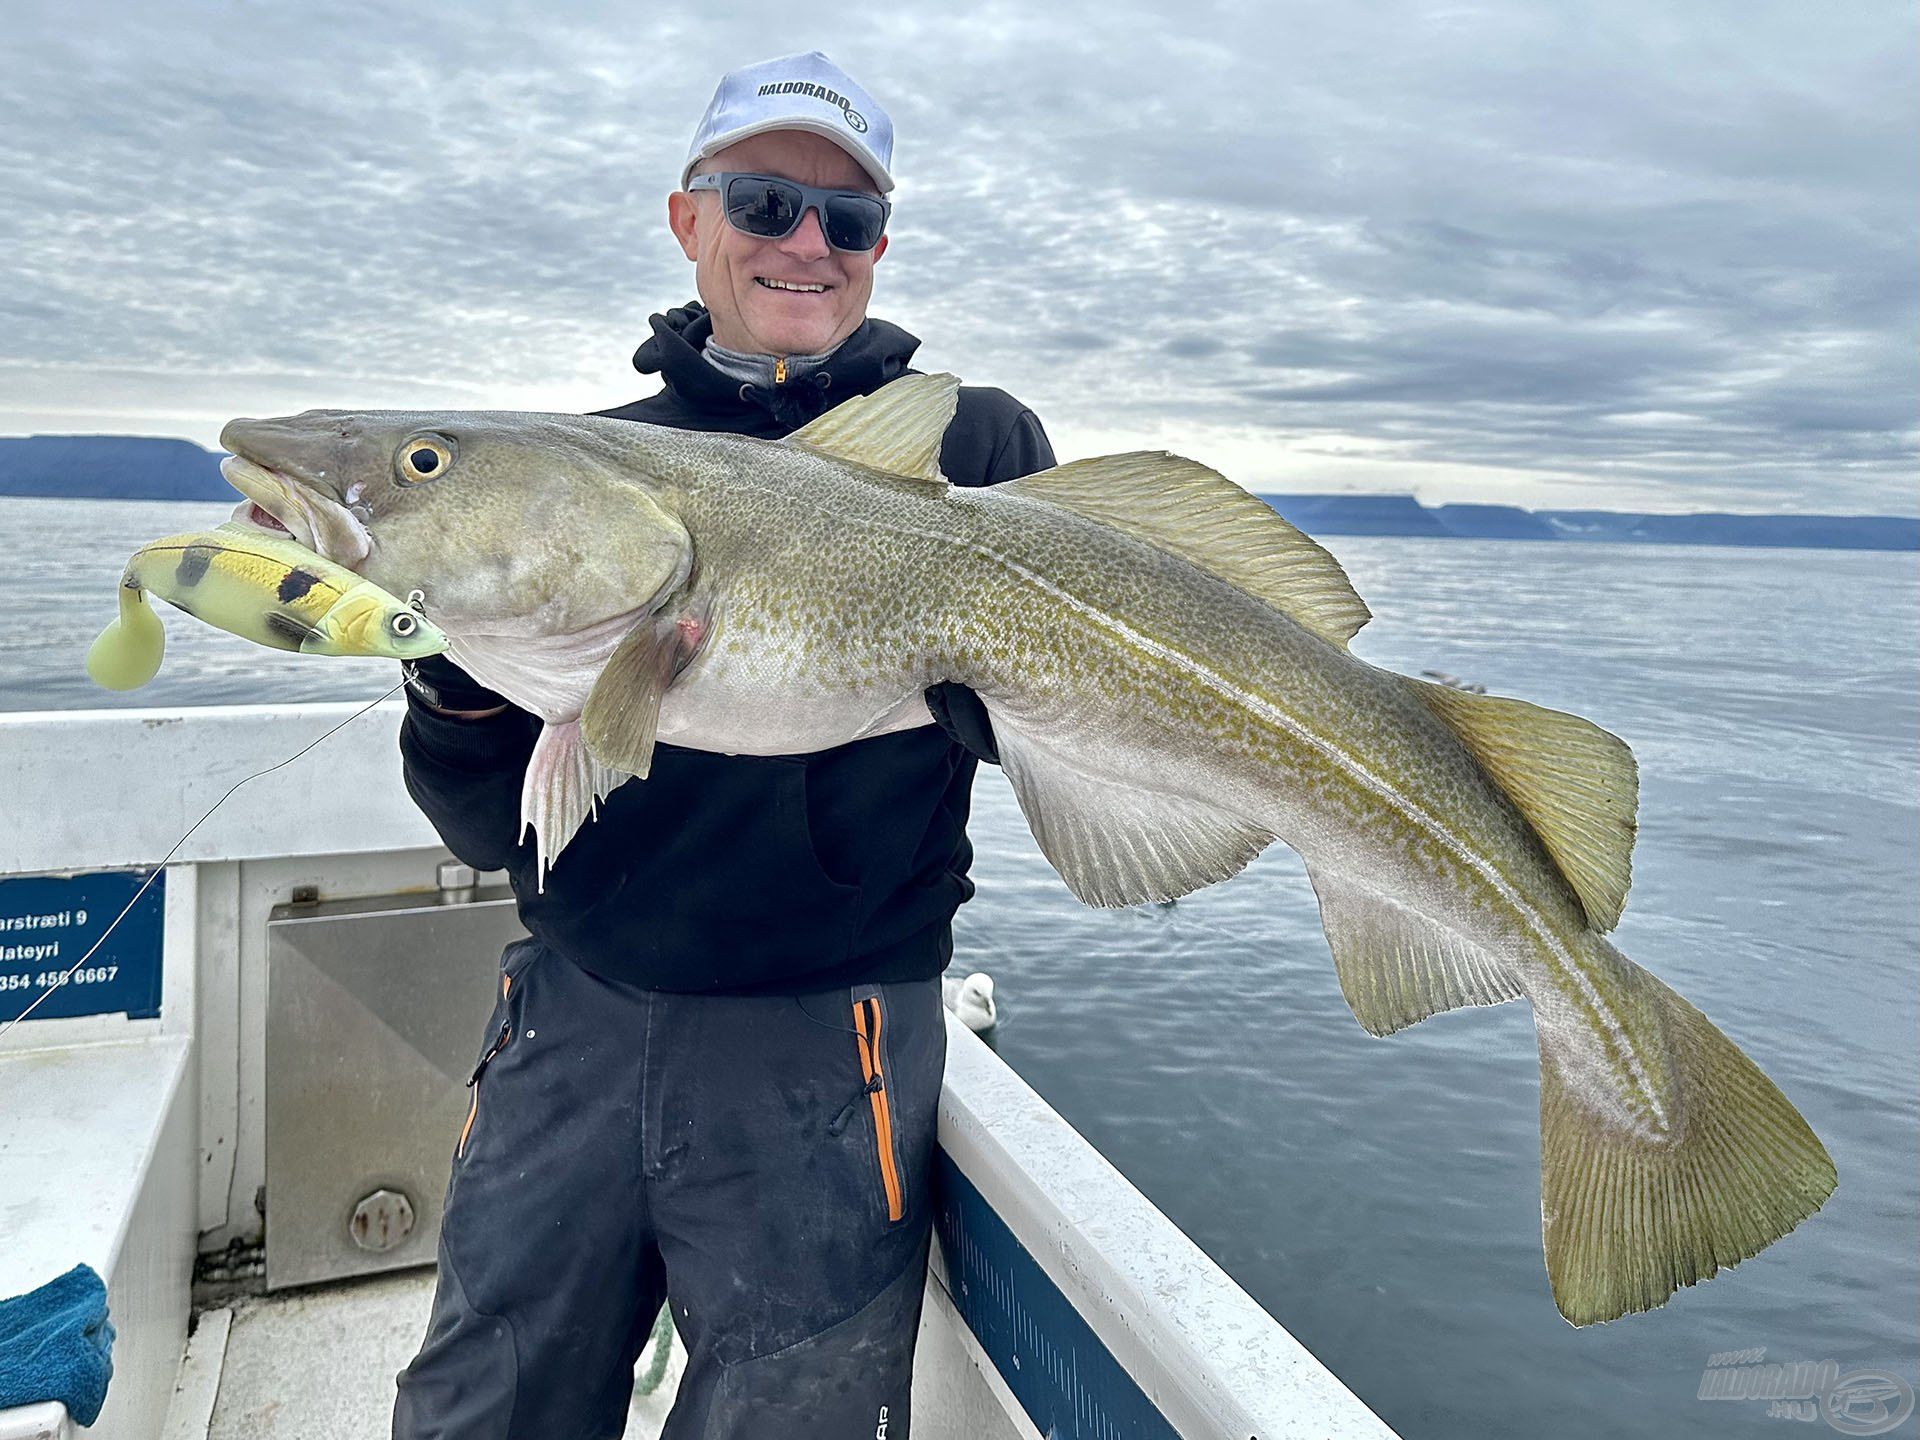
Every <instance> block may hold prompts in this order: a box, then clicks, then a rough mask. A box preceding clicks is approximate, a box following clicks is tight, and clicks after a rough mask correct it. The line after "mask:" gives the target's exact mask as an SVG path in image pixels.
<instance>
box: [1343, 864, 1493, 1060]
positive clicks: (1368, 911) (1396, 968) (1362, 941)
mask: <svg viewBox="0 0 1920 1440" xmlns="http://www.w3.org/2000/svg"><path fill="white" fill-rule="evenodd" d="M1308 878H1309V879H1311V880H1312V881H1313V892H1314V894H1315V895H1317V896H1319V898H1320V926H1321V928H1322V929H1323V930H1325V931H1326V935H1327V946H1328V948H1329V949H1331V950H1332V951H1333V966H1334V969H1335V970H1336V971H1337V972H1338V973H1339V976H1340V993H1341V994H1343V995H1345V996H1346V997H1347V1005H1348V1007H1349V1008H1351V1009H1352V1011H1353V1016H1354V1018H1355V1019H1356V1020H1358V1021H1359V1022H1360V1023H1361V1025H1362V1026H1364V1027H1365V1028H1366V1031H1367V1033H1368V1034H1370V1035H1391V1034H1393V1032H1394V1031H1396V1030H1402V1029H1405V1028H1406V1027H1407V1026H1409V1025H1412V1024H1415V1023H1416V1022H1418V1021H1421V1020H1424V1019H1426V1018H1427V1017H1428V1016H1429V1015H1438V1014H1440V1013H1441V1012H1442V1011H1445V1010H1458V1009H1461V1008H1463V1007H1464V1006H1468V1005H1499V1004H1502V1003H1503V1002H1505V1001H1508V1000H1518V999H1519V998H1520V987H1519V986H1518V985H1517V984H1516V983H1515V982H1514V980H1513V978H1512V977H1511V976H1509V975H1507V974H1506V973H1505V972H1504V971H1503V970H1502V969H1501V968H1500V966H1499V965H1498V964H1497V963H1496V962H1495V960H1494V958H1493V957H1492V956H1491V955H1489V954H1487V952H1486V951H1484V950H1482V949H1481V948H1480V947H1479V946H1477V945H1474V944H1471V943H1469V942H1468V941H1466V940H1463V939H1461V938H1460V937H1459V936H1458V935H1456V934H1454V933H1453V932H1452V931H1451V930H1448V929H1446V928H1445V927H1444V926H1442V925H1440V924H1438V923H1437V922H1435V921H1433V920H1431V919H1429V918H1428V917H1426V916H1425V915H1422V914H1420V913H1418V912H1417V911H1413V910H1409V909H1407V908H1406V907H1405V906H1402V905H1398V904H1396V903H1394V901H1392V900H1391V899H1389V898H1387V897H1386V896H1384V895H1379V894H1376V893H1375V892H1373V891H1371V890H1367V889H1363V888H1362V887H1361V886H1359V885H1358V884H1356V883H1354V882H1353V881H1351V880H1348V879H1347V878H1346V877H1344V876H1341V875H1335V874H1331V873H1329V872H1328V871H1326V870H1324V869H1319V870H1316V869H1313V868H1312V867H1309V868H1308Z"/></svg>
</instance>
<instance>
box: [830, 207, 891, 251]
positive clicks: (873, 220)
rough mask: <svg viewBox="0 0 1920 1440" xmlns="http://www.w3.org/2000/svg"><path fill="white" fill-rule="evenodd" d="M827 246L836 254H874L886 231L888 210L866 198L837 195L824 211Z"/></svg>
mask: <svg viewBox="0 0 1920 1440" xmlns="http://www.w3.org/2000/svg"><path fill="white" fill-rule="evenodd" d="M824 219H825V229H826V232H827V243H828V244H829V245H831V246H833V248H834V249H836V250H871V249H873V247H874V246H876V245H878V244H879V243H880V236H881V235H882V234H883V233H884V232H885V231H886V228H887V211H886V207H885V206H884V205H882V204H881V203H880V202H879V201H878V200H870V199H868V198H867V197H866V196H864V195H834V196H831V197H829V199H828V200H827V203H826V206H825V211H824Z"/></svg>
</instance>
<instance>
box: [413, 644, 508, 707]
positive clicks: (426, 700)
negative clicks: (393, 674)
mask: <svg viewBox="0 0 1920 1440" xmlns="http://www.w3.org/2000/svg"><path fill="white" fill-rule="evenodd" d="M400 669H401V672H402V673H403V674H404V675H405V676H406V678H407V692H408V694H410V695H411V696H412V697H413V698H414V699H415V700H418V701H419V702H420V703H421V704H422V705H424V706H426V707H427V709H429V710H431V711H433V712H434V714H436V715H446V716H449V717H450V718H452V719H455V720H485V719H487V718H488V717H489V716H493V715H498V714H499V713H500V712H501V711H503V710H505V709H506V708H507V703H508V702H507V697H506V696H504V695H502V694H500V693H498V692H497V691H493V690H489V689H488V688H487V687H486V686H484V685H482V684H481V683H480V682H479V681H478V680H476V679H474V678H473V677H472V676H471V675H469V674H467V672H466V671H464V670H462V669H461V668H460V667H459V666H458V665H456V664H454V663H453V662H452V661H451V660H449V659H447V657H446V656H444V655H429V656H427V658H426V659H424V660H406V661H402V662H401V665H400Z"/></svg>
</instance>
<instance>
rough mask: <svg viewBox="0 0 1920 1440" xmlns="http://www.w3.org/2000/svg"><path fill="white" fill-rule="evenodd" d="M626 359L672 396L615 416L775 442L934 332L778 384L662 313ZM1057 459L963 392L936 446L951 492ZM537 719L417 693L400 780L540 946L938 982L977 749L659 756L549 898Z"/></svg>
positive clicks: (623, 958) (872, 342)
mask: <svg viewBox="0 0 1920 1440" xmlns="http://www.w3.org/2000/svg"><path fill="white" fill-rule="evenodd" d="M652 325H653V338H651V339H650V340H648V341H647V342H646V343H645V344H643V345H642V346H641V347H640V348H639V350H638V351H637V352H635V354H634V357H633V363H634V368H635V369H637V370H639V371H640V372H641V373H642V374H654V373H656V372H657V373H659V374H660V375H661V377H662V379H663V380H664V381H665V388H663V389H662V390H661V391H660V393H659V394H657V395H650V396H648V397H647V398H646V399H644V400H636V401H635V402H634V403H632V404H631V405H622V406H620V407H619V408H618V409H615V410H606V411H602V412H600V413H602V414H605V415H610V416H613V417H615V418H618V419H623V420H640V421H645V422H647V423H649V424H654V425H671V426H674V427H676V428H678V429H683V430H715V431H725V432H727V433H730V434H735V435H754V436H759V437H762V438H765V439H776V438H778V437H780V436H783V435H786V434H788V433H790V432H791V431H793V430H795V429H797V428H798V427H799V426H801V425H803V424H805V423H806V421H808V420H810V419H811V418H813V417H814V416H815V415H818V414H820V413H821V412H822V411H824V410H827V409H830V408H831V407H832V406H833V405H835V404H838V403H839V402H840V401H842V400H845V399H848V398H849V397H851V396H854V395H865V394H867V393H869V392H871V391H873V390H877V389H879V388H880V386H882V385H884V384H886V382H887V381H889V380H892V379H895V378H896V377H898V376H900V375H903V374H906V373H908V367H907V362H908V361H909V360H910V359H911V358H912V356H913V352H914V351H915V350H916V349H917V348H918V347H919V343H920V342H919V341H918V340H916V339H915V338H914V337H913V336H911V335H909V334H908V333H907V332H906V331H904V330H902V329H900V328H899V327H898V326H896V325H889V324H888V323H887V322H886V321H884V320H872V319H869V320H867V321H866V322H865V323H863V324H862V325H861V326H860V328H859V329H858V330H856V331H854V332H853V334H852V335H851V336H849V337H848V338H847V340H846V341H845V342H844V343H843V344H842V345H841V346H840V347H839V348H838V349H837V350H835V351H834V352H833V354H832V356H831V357H830V358H829V359H828V360H827V362H826V364H825V365H824V366H822V367H821V368H820V369H819V370H817V371H815V372H814V373H813V374H811V375H809V376H807V377H806V379H805V380H804V381H802V382H800V383H799V384H797V385H791V386H784V385H783V386H776V387H772V390H771V392H767V391H762V390H760V389H758V388H757V387H754V386H751V385H748V386H742V385H740V384H739V383H738V382H736V381H734V380H731V379H729V378H728V377H727V376H725V375H722V374H721V373H720V372H719V371H718V370H716V369H715V368H714V367H713V366H712V365H710V364H708V363H707V361H706V360H705V358H703V356H702V354H701V347H702V346H703V345H704V344H705V342H706V339H707V336H708V335H709V334H711V333H712V321H711V320H710V319H709V318H708V316H707V312H706V311H705V309H703V308H702V307H701V306H699V305H689V306H687V307H685V308H684V309H680V310H673V311H669V312H668V313H666V314H665V315H655V316H654V317H653V319H652ZM1053 463H1054V461H1053V451H1052V449H1051V448H1050V447H1049V446H1048V444H1047V437H1046V434H1045V432H1044V431H1042V429H1041V428H1040V422H1039V421H1038V420H1037V419H1035V418H1034V415H1033V412H1032V411H1030V410H1028V409H1026V408H1025V407H1024V406H1022V405H1021V404H1020V403H1019V402H1018V401H1017V400H1015V399H1013V397H1011V396H1010V395H1007V394H1006V393H1005V392H1003V391H1000V390H989V389H981V388H977V387H974V386H962V387H961V390H960V399H959V408H958V410H957V412H956V413H955V415H954V419H953V423H952V425H951V426H949V427H948V429H947V433H946V437H945V439H944V440H943V441H942V443H941V447H940V468H941V469H942V470H943V471H944V472H945V473H946V476H947V478H948V479H949V480H951V481H952V482H953V483H954V484H956V485H992V484H997V483H999V482H1000V481H1002V480H1012V479H1015V478H1017V477H1019V476H1021V475H1028V474H1031V473H1033V472H1034V471H1036V470H1044V469H1046V468H1047V467H1049V466H1050V465H1052V464H1053ZM539 729H540V722H539V721H538V720H537V719H536V718H535V717H533V716H532V715H529V714H528V713H527V712H525V711H523V710H520V709H517V708H514V707H509V708H508V709H507V710H506V711H505V712H504V713H503V714H500V715H497V716H493V717H491V718H489V719H486V720H479V721H471V720H455V719H452V718H450V717H448V716H444V715H440V714H437V713H435V712H434V711H433V710H431V709H429V708H427V706H425V705H424V704H422V703H421V701H420V699H419V698H418V697H417V696H416V695H414V694H413V693H412V691H411V690H410V691H409V693H408V714H407V721H406V724H405V725H404V726H403V727H402V729H401V733H400V751H401V755H402V757H403V759H404V761H405V767H406V780H407V788H408V790H409V791H411V792H412V794H413V797H414V799H415V800H416V801H417V802H418V803H419V805H420V808H421V809H422V810H423V811H425V812H426V815H427V818H428V819H429V820H431V821H432V822H433V825H434V828H435V829H436V830H438V831H439V832H440V836H441V838H442V839H443V840H445V841H446V843H447V847H448V848H449V849H450V850H452V851H453V853H454V854H455V855H457V856H459V857H460V858H461V859H462V860H465V861H466V862H467V863H468V864H470V865H474V866H477V867H479V868H481V869H486V870H497V869H505V870H506V871H507V872H508V874H509V876H510V877H511V879H512V881H513V886H514V891H515V893H516V895H517V896H518V897H519V902H520V918H521V920H522V921H523V922H524V923H525V925H526V926H527V928H528V930H530V931H531V932H532V933H533V934H534V935H535V936H536V937H537V938H538V939H540V940H541V941H542V942H544V943H545V944H547V945H548V946H550V947H551V948H553V949H555V950H558V951H560V952H561V953H562V954H565V955H567V956H569V957H570V958H571V959H573V960H574V961H575V962H576V963H577V964H579V965H581V966H582V967H583V968H585V969H587V970H590V971H592V972H593V973H595V974H597V975H601V976H603V977H605V978H607V979H610V980H619V981H624V982H627V983H629V984H635V985H640V986H644V987H646V988H649V989H654V990H673V991H704V992H714V993H730V994H801V993H805V992H809V991H817V990H826V989H832V988H836V987H839V986H843V985H852V984H872V983H882V982H887V981H894V980H915V979H925V978H927V977H929V976H933V975H937V974H938V973H939V972H940V971H941V970H942V969H944V968H945V967H946V964H947V962H948V960H949V959H951V958H952V954H953V938H952V932H951V929H950V927H951V923H952V920H953V912H954V911H955V910H956V909H958V908H959V906H960V905H961V904H962V902H964V901H965V900H966V899H967V898H968V897H969V896H971V895H972V894H973V882H972V881H970V880H969V879H968V878H967V867H968V866H969V864H971V862H972V859H973V848H972V846H971V845H970V844H969V843H968V841H967V835H966V823H967V809H968V801H969V792H970V791H971V788H972V784H973V775H974V769H975V761H974V759H973V757H972V756H971V755H969V754H968V753H967V752H966V751H965V750H963V749H962V748H961V747H960V746H959V745H957V744H955V743H954V742H953V741H952V740H950V739H948V738H947V736H946V735H945V733H943V732H942V731H941V730H939V729H937V728H934V727H931V726H928V727H924V728H921V729H918V730H908V731H903V732H900V733H897V734H892V735H881V736H876V737H874V738H873V739H870V740H859V741H855V742H854V743H853V744H850V745H842V746H840V747H839V748H837V749H833V750H825V751H821V752H819V753H817V754H812V755H791V756H786V755H781V756H752V755H732V756H730V755H714V754H709V753H707V752H705V751H700V750H687V749H683V748H681V747H679V746H675V745H664V744H663V745H660V746H658V747H657V748H656V749H655V751H654V758H653V769H652V773H651V774H649V775H648V776H647V778H646V779H645V780H630V781H628V782H627V783H626V784H625V785H622V786H621V787H620V788H619V789H618V790H615V791H614V792H613V794H612V795H610V796H609V797H608V798H607V800H606V802H605V803H604V804H603V805H602V807H601V810H600V814H599V817H598V818H597V819H595V820H590V821H589V822H588V823H587V824H586V825H584V826H582V827H581V829H580V832H579V833H578V834H577V835H575V836H574V838H573V840H572V842H571V843H570V844H569V845H568V846H567V848H566V850H565V851H564V852H562V854H561V855H560V857H559V859H558V860H557V861H555V862H554V864H553V866H552V868H551V869H550V870H549V872H548V874H547V880H546V888H545V891H544V892H541V891H540V890H539V888H538V887H537V885H536V883H535V874H534V865H535V861H534V852H533V846H532V845H531V843H521V842H520V840H519V831H520V781H521V776H522V774H523V773H524V771H525V769H526V762H527V757H528V756H529V755H530V754H531V753H532V750H533V742H534V739H535V737H536V736H537V735H538V734H539Z"/></svg>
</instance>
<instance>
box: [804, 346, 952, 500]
mask: <svg viewBox="0 0 1920 1440" xmlns="http://www.w3.org/2000/svg"><path fill="white" fill-rule="evenodd" d="M959 401H960V381H959V379H958V378H957V377H955V376H952V375H902V376H901V377H900V378H899V379H897V380H893V381H889V382H888V383H887V384H885V385H882V386H881V387H880V388H879V389H878V390H875V391H874V392H873V393H872V394H871V395H859V396H855V397H854V398H853V399H851V400H846V401H842V402H841V403H840V404H838V405H836V406H834V407H833V408H832V409H831V410H829V411H827V413H826V414H824V415H822V416H820V417H819V418H818V419H816V420H811V421H809V422H808V423H807V424H805V425H803V426H801V427H800V428H799V429H798V430H796V431H794V432H793V433H792V434H791V435H789V436H788V437H787V444H789V445H804V446H807V447H808V448H809V449H813V450H818V451H819V452H820V453H821V454H823V455H832V456H835V457H837V458H838V459H841V460H850V461H852V462H853V463H854V464H856V465H864V466H866V467H867V468H868V469H870V470H879V471H882V472H884V473H885V474H886V475H889V476H891V477H893V478H895V479H905V480H915V481H918V482H919V486H917V487H916V488H925V489H926V491H927V492H928V493H929V494H942V493H944V492H945V491H946V488H947V481H946V477H945V476H943V475H942V474H941V473H940V441H941V439H942V438H943V437H944V436H945V435H946V433H947V426H949V425H950V424H952V423H953V412H954V409H955V407H956V406H957V405H958V404H959Z"/></svg>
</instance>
